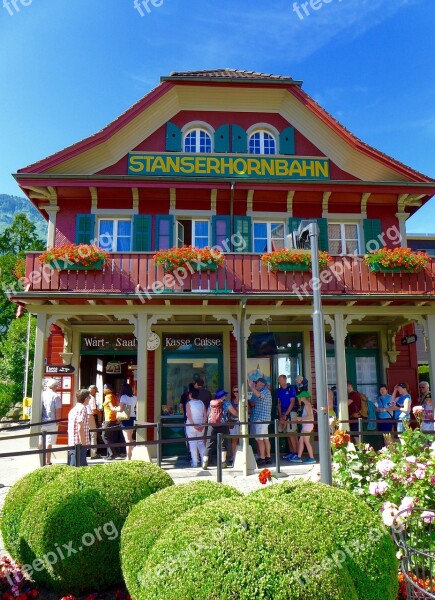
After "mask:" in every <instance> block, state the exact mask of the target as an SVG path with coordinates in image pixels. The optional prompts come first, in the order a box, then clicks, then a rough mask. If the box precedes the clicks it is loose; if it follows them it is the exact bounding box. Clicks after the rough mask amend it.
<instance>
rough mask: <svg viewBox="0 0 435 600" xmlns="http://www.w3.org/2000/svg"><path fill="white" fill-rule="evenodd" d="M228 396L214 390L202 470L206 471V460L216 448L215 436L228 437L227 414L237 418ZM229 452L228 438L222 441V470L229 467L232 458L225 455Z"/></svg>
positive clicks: (221, 391) (208, 414) (208, 418)
mask: <svg viewBox="0 0 435 600" xmlns="http://www.w3.org/2000/svg"><path fill="white" fill-rule="evenodd" d="M227 396H228V392H226V391H225V390H223V389H221V388H220V389H218V390H216V394H215V399H214V400H211V402H210V408H209V409H208V413H207V422H208V427H207V437H208V440H207V445H206V447H205V451H204V458H203V461H202V468H203V469H204V470H207V469H208V460H209V456H210V454H212V453H213V452H214V450H215V448H216V446H217V434H218V433H222V434H224V435H228V434H229V432H230V430H229V427H228V413H230V414H232V415H233V416H237V412H236V410H235V409H234V408H233V406H232V405H231V402H229V401H228V400H227V399H226V397H227ZM230 451H231V445H230V443H229V439H228V438H224V439H223V449H222V468H223V469H226V467H229V466H231V464H232V458H231V457H228V460H227V454H228V453H229V452H230Z"/></svg>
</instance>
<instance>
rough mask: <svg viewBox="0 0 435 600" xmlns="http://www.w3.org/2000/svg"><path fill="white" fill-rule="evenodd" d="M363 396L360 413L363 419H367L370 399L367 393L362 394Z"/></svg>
mask: <svg viewBox="0 0 435 600" xmlns="http://www.w3.org/2000/svg"><path fill="white" fill-rule="evenodd" d="M360 397H361V410H360V411H359V412H360V415H361V417H362V418H363V419H367V418H368V416H369V399H368V398H367V396H366V395H365V394H360Z"/></svg>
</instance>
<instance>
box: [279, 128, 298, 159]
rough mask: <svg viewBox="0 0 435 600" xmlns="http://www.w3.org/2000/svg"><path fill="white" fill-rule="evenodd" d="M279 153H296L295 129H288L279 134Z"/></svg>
mask: <svg viewBox="0 0 435 600" xmlns="http://www.w3.org/2000/svg"><path fill="white" fill-rule="evenodd" d="M279 153H280V154H294V153H295V128H294V127H286V129H284V130H283V131H281V133H280V134H279Z"/></svg>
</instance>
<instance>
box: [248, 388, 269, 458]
mask: <svg viewBox="0 0 435 600" xmlns="http://www.w3.org/2000/svg"><path fill="white" fill-rule="evenodd" d="M248 386H249V388H250V389H251V391H252V396H251V399H250V400H249V404H250V405H251V407H252V410H251V433H252V434H254V435H258V436H259V437H256V438H255V441H256V443H257V450H258V458H257V465H258V466H259V467H262V466H264V465H270V464H271V463H272V459H271V456H270V440H269V438H268V437H267V434H268V432H269V425H268V424H267V423H265V422H264V421H268V422H270V419H271V412H272V395H271V393H270V390H269V388H268V387H267V382H266V380H265V379H264V377H260V378H259V379H257V380H256V381H254V382H253V383H252V382H251V381H249V380H248ZM262 421H263V422H262Z"/></svg>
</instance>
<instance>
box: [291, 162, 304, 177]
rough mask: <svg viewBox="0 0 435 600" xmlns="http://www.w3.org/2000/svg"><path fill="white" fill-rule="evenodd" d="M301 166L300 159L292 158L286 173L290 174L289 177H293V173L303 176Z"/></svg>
mask: <svg viewBox="0 0 435 600" xmlns="http://www.w3.org/2000/svg"><path fill="white" fill-rule="evenodd" d="M303 167H304V163H303V162H302V161H301V160H293V161H292V163H291V165H290V167H289V170H288V174H289V175H290V177H293V175H299V176H300V177H305V171H304V168H303Z"/></svg>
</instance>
